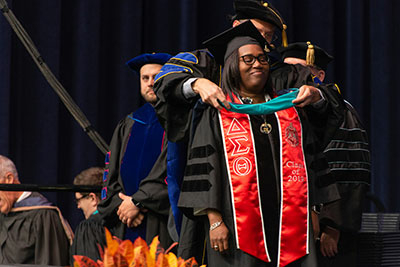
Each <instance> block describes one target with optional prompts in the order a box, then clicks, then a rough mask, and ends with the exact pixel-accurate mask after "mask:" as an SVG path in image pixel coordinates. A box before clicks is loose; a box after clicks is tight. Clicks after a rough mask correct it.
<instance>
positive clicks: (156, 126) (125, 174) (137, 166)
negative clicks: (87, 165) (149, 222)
mask: <svg viewBox="0 0 400 267" xmlns="http://www.w3.org/2000/svg"><path fill="white" fill-rule="evenodd" d="M129 118H131V119H133V120H134V121H135V122H134V124H133V126H132V129H131V133H130V136H129V141H128V144H127V147H126V150H125V154H124V157H123V159H122V162H121V170H120V172H121V177H122V182H123V188H124V191H125V194H126V195H128V196H131V195H133V194H134V193H136V191H137V190H138V188H139V184H140V182H141V181H142V180H143V179H144V178H145V177H146V176H147V175H148V174H149V172H150V171H151V169H152V168H153V165H154V163H155V162H156V160H157V158H158V156H159V155H160V153H161V148H162V139H163V135H164V129H163V128H162V127H161V125H160V123H159V122H158V119H157V117H156V113H155V111H154V108H153V107H152V106H151V105H150V104H148V103H147V104H145V105H143V106H142V107H141V108H140V109H138V110H137V111H136V112H134V113H133V114H132V115H131V116H129ZM145 234H146V230H145V224H142V225H141V226H139V227H137V228H135V231H133V230H132V229H131V228H128V229H127V233H126V235H125V238H129V239H130V240H134V239H136V238H137V237H138V236H141V237H142V238H145Z"/></svg>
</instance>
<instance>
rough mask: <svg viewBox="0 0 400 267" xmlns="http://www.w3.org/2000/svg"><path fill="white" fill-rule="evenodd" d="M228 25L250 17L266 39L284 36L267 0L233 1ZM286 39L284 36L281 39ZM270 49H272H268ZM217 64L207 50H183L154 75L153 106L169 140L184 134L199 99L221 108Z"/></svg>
mask: <svg viewBox="0 0 400 267" xmlns="http://www.w3.org/2000/svg"><path fill="white" fill-rule="evenodd" d="M233 6H234V9H235V13H236V14H235V15H234V16H233V17H232V27H236V26H237V25H240V23H243V22H245V21H248V20H250V21H251V22H252V23H253V24H254V26H255V27H256V28H257V29H258V31H259V32H260V33H261V35H263V37H264V38H265V39H266V40H267V41H268V42H274V44H275V47H278V46H279V45H280V44H279V43H277V39H279V38H278V37H277V36H280V35H281V34H280V32H283V33H282V36H286V33H285V29H286V25H285V24H284V21H283V19H282V17H281V15H280V14H279V11H278V10H277V9H275V8H274V7H273V6H272V5H271V4H270V3H268V2H267V1H258V0H235V1H234V3H233ZM284 42H286V38H284ZM270 50H272V48H271V49H270ZM220 78H221V65H220V64H218V63H217V62H216V61H215V58H214V56H213V54H212V53H210V51H208V50H207V49H198V50H195V51H191V52H183V53H179V54H178V55H176V56H174V57H172V58H171V59H170V61H169V62H168V63H167V64H165V65H164V66H163V68H162V69H161V72H160V73H159V74H158V75H157V77H156V83H155V91H156V94H157V96H158V99H157V103H156V104H155V109H156V112H157V115H158V117H159V119H160V123H161V125H162V126H163V127H164V129H165V131H166V134H167V137H168V139H169V140H170V141H173V142H177V141H181V140H184V139H186V138H187V137H188V132H189V128H190V123H191V118H192V116H193V113H192V111H193V107H194V105H195V104H196V102H197V100H198V99H199V98H201V99H202V100H203V101H204V102H206V103H208V104H210V105H212V106H214V107H216V108H221V106H220V104H219V103H218V101H217V99H219V100H220V101H224V100H225V95H224V94H223V92H222V90H221V88H220V84H219V81H220Z"/></svg>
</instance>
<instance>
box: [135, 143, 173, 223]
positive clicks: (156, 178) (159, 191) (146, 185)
mask: <svg viewBox="0 0 400 267" xmlns="http://www.w3.org/2000/svg"><path fill="white" fill-rule="evenodd" d="M167 144H168V142H167V139H166V138H165V139H164V145H163V149H162V151H161V154H160V156H159V157H158V159H157V161H156V163H155V164H154V166H153V168H152V169H151V171H150V173H149V175H148V176H147V177H146V178H144V179H143V180H142V181H141V182H140V185H139V189H138V191H137V192H136V193H135V194H133V195H132V198H133V199H134V200H135V201H137V202H140V203H141V204H143V206H144V207H145V208H146V209H150V210H151V211H152V212H154V213H157V214H160V215H164V216H168V214H169V209H170V205H169V199H168V189H167V184H166V183H165V179H166V177H167V146H168V145H167Z"/></svg>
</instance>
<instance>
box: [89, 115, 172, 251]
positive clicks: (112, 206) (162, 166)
mask: <svg viewBox="0 0 400 267" xmlns="http://www.w3.org/2000/svg"><path fill="white" fill-rule="evenodd" d="M131 115H132V114H130V115H129V116H127V117H125V118H124V119H122V120H121V121H120V122H119V124H118V125H117V127H116V128H115V130H114V134H113V137H112V140H111V144H110V151H111V155H110V159H109V164H108V166H106V168H108V169H109V172H108V173H109V174H108V179H107V181H106V182H105V186H106V187H107V197H106V198H105V199H104V200H102V201H101V202H100V203H99V205H98V207H97V210H98V211H99V217H100V218H101V219H102V220H103V223H104V225H105V226H106V227H107V228H108V229H110V231H111V232H112V233H113V234H114V235H116V236H117V237H119V238H121V239H123V238H124V234H125V229H126V225H124V224H123V223H122V222H121V221H120V220H119V218H118V215H117V210H118V207H119V205H120V204H121V202H122V201H121V199H120V198H119V196H118V193H119V192H125V190H124V186H123V182H122V177H121V173H120V171H121V162H122V160H123V158H124V155H125V152H126V147H127V145H128V141H129V138H130V135H131V130H132V127H133V125H134V123H136V122H135V121H134V120H133V119H132V116H131ZM154 118H155V117H154ZM153 123H158V122H153ZM132 138H134V136H132ZM164 141H165V142H164V145H163V149H162V151H161V153H160V155H159V156H158V158H157V160H156V162H155V163H154V166H153V168H151V170H150V172H149V173H148V175H147V177H145V178H144V179H143V180H142V181H141V182H140V185H139V188H138V191H137V192H136V193H134V194H133V195H132V198H133V199H134V200H135V201H137V202H140V203H141V204H143V206H144V207H145V208H146V209H148V212H147V213H146V218H145V220H144V222H143V223H142V224H145V225H146V230H145V231H146V238H145V239H146V242H147V243H150V242H151V241H152V239H153V238H154V237H155V236H156V235H159V239H160V242H161V245H162V246H163V247H164V248H168V247H169V246H170V245H171V244H172V240H171V238H170V236H169V233H168V229H167V222H168V216H169V210H170V205H169V199H168V190H167V185H166V183H165V178H166V157H167V142H166V140H164ZM141 152H142V153H143V152H145V151H141ZM138 153H140V152H138Z"/></svg>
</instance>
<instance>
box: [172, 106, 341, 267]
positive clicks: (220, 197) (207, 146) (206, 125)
mask: <svg viewBox="0 0 400 267" xmlns="http://www.w3.org/2000/svg"><path fill="white" fill-rule="evenodd" d="M203 108H205V109H204V111H203V112H202V116H201V118H200V119H199V121H198V124H196V125H194V127H195V129H192V132H194V135H193V138H192V139H191V140H190V141H189V143H190V145H189V152H188V154H189V156H188V163H187V167H186V170H185V177H184V181H183V184H182V187H181V195H180V199H179V206H180V207H181V208H182V209H183V210H185V212H186V214H187V215H188V216H189V217H191V218H194V220H195V221H197V222H198V224H201V223H199V222H202V224H203V227H204V230H203V231H200V232H205V233H206V236H207V238H206V242H207V247H206V248H207V259H208V262H207V264H209V265H210V266H276V260H277V259H276V255H277V250H278V247H277V246H278V233H279V212H280V204H279V203H280V201H279V199H280V184H279V183H280V182H279V178H278V177H280V176H279V170H280V167H279V159H280V155H279V151H280V150H279V132H278V125H277V120H276V118H275V115H274V114H272V115H267V117H266V120H267V122H269V123H270V124H271V125H272V132H271V133H270V134H269V135H266V134H263V133H261V132H260V130H259V129H260V125H261V124H262V123H264V119H263V118H262V117H261V116H250V120H251V126H252V131H253V134H254V142H255V147H256V157H257V162H258V174H259V177H260V179H259V188H260V190H259V193H260V196H261V197H260V198H261V206H262V207H263V219H264V231H265V234H266V238H267V245H268V248H269V253H270V256H271V259H272V262H271V263H266V262H263V261H261V260H259V259H257V258H255V257H253V256H250V255H249V254H246V253H244V252H242V251H241V250H238V249H236V241H235V237H234V222H233V211H232V204H231V203H232V200H231V192H230V185H229V179H228V174H227V171H226V161H225V156H224V150H223V148H224V145H223V142H222V136H221V130H220V124H219V118H218V111H217V110H216V109H214V108H212V107H210V106H205V107H203ZM303 119H304V118H303ZM303 127H304V128H303V130H304V131H305V133H304V134H303V138H304V141H303V145H304V148H305V153H306V154H305V156H306V161H307V163H308V174H309V181H308V182H309V190H310V193H309V195H310V205H313V204H315V203H320V202H321V201H322V202H324V201H325V202H329V201H331V200H335V199H338V198H339V195H338V192H337V191H335V190H334V189H332V188H331V187H332V185H331V184H329V185H327V184H323V183H321V181H319V180H320V179H321V177H318V176H319V174H320V173H321V172H323V170H322V169H321V166H320V165H319V164H318V163H317V162H318V161H319V160H320V158H319V157H318V155H317V154H315V151H316V149H315V148H313V146H315V145H316V143H315V136H314V135H313V133H312V132H309V130H310V129H309V128H308V127H307V124H306V123H303ZM325 167H327V166H325ZM325 171H326V172H328V170H325ZM320 190H322V191H324V192H330V193H328V194H324V197H325V200H324V199H322V198H321V197H318V199H317V198H316V197H315V196H316V195H317V194H315V191H320ZM205 208H212V209H216V210H218V211H219V212H220V213H221V214H222V218H223V221H224V223H225V225H226V226H227V227H228V229H229V232H230V237H229V252H228V253H226V254H221V253H219V252H215V251H214V250H213V249H212V248H211V247H210V245H209V238H208V233H209V231H208V229H209V223H208V219H207V217H206V216H194V212H195V211H196V210H201V209H205ZM310 222H311V221H310ZM185 226H186V225H185V224H184V225H183V227H185ZM189 226H190V225H189ZM188 231H189V232H188ZM248 231H251V229H248ZM190 232H192V233H190ZM181 235H182V237H183V236H187V237H189V236H190V235H192V236H193V235H194V234H193V229H191V228H190V229H184V228H183V229H182V233H181ZM311 240H313V239H312V238H310V248H311V251H310V255H309V256H307V257H305V258H302V259H300V260H298V261H296V262H295V263H293V264H300V265H294V266H316V258H315V250H314V249H313V242H311ZM184 241H185V243H184V244H185V246H186V247H190V245H189V244H188V241H187V240H184ZM194 242H195V241H194ZM202 248H203V247H202V246H198V247H196V248H194V249H193V247H192V250H191V253H194V254H195V255H197V254H198V253H199V252H198V251H197V252H196V249H197V250H201V249H202ZM188 250H189V249H188Z"/></svg>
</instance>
